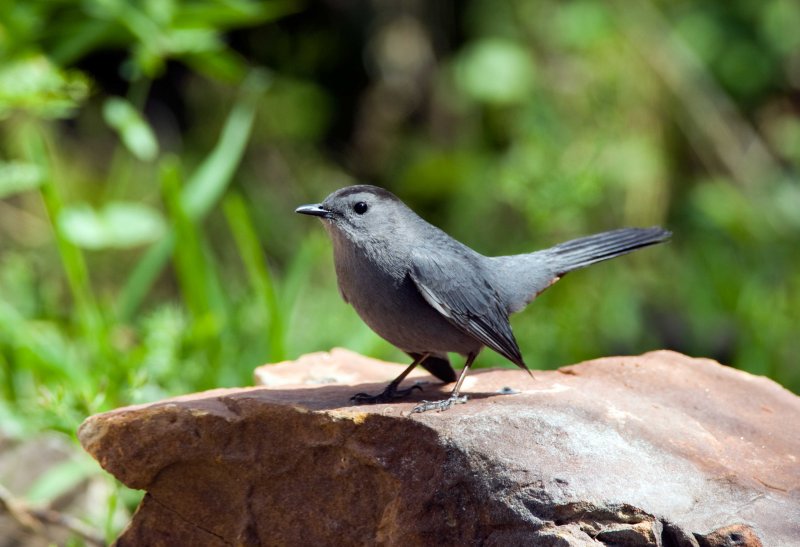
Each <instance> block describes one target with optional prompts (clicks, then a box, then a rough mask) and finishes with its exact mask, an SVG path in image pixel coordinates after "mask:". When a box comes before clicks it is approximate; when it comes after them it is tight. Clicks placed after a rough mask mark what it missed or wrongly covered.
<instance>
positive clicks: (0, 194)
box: [0, 161, 44, 199]
mask: <svg viewBox="0 0 800 547" xmlns="http://www.w3.org/2000/svg"><path fill="white" fill-rule="evenodd" d="M43 182H44V172H43V171H42V169H41V168H40V167H39V166H38V165H36V164H35V163H26V162H22V161H9V162H5V161H3V162H0V199H2V198H4V197H6V196H10V195H13V194H19V193H20V192H25V191H27V190H32V189H34V188H38V187H39V186H41V185H42V183H43Z"/></svg>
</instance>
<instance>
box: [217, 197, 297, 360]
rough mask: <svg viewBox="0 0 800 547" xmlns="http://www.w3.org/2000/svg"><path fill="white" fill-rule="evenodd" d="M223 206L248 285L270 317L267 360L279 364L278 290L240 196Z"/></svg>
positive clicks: (280, 316) (282, 337) (281, 320)
mask: <svg viewBox="0 0 800 547" xmlns="http://www.w3.org/2000/svg"><path fill="white" fill-rule="evenodd" d="M223 206H224V210H225V217H226V219H227V220H228V225H229V226H230V228H231V231H232V232H233V235H234V239H235V240H236V246H237V248H238V250H239V255H240V256H241V257H242V260H243V261H244V265H245V268H246V270H247V275H248V277H249V278H250V283H251V284H252V285H253V289H254V291H255V293H256V296H257V297H258V301H259V304H260V305H261V307H262V308H263V309H264V311H265V312H266V313H267V315H268V317H269V354H268V355H267V358H268V359H269V360H270V362H273V363H275V362H278V361H282V360H284V359H286V347H285V345H286V344H285V334H284V331H285V326H284V322H285V319H284V317H283V313H282V312H281V309H280V307H279V306H278V297H277V292H278V291H277V290H276V288H275V281H274V279H273V277H272V274H271V273H270V271H269V268H267V265H266V262H265V260H264V256H263V253H262V250H261V246H260V244H259V241H258V235H257V233H256V230H255V227H254V226H253V221H252V220H251V218H250V214H249V213H248V212H247V206H246V205H245V202H244V199H243V198H242V196H241V195H240V194H231V195H230V196H228V197H227V198H226V199H225V202H224V203H223Z"/></svg>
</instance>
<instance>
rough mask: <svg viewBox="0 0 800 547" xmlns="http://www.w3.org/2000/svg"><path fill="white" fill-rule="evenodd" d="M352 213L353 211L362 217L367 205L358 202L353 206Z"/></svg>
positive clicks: (363, 202)
mask: <svg viewBox="0 0 800 547" xmlns="http://www.w3.org/2000/svg"><path fill="white" fill-rule="evenodd" d="M353 211H355V212H356V213H357V214H359V215H363V214H364V213H366V212H367V203H366V202H365V201H359V202H358V203H356V204H355V205H353Z"/></svg>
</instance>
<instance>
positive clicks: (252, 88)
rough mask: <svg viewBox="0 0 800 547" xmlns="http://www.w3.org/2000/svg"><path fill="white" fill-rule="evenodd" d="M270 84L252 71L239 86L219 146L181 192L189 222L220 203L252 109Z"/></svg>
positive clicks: (238, 158)
mask: <svg viewBox="0 0 800 547" xmlns="http://www.w3.org/2000/svg"><path fill="white" fill-rule="evenodd" d="M270 83H271V77H270V75H269V74H268V73H267V72H265V71H261V70H256V71H253V72H252V73H251V74H250V75H249V76H248V78H247V80H245V82H244V83H243V84H242V91H243V97H242V98H241V99H240V100H239V101H237V103H236V104H235V105H234V107H233V109H232V110H231V113H230V115H229V116H228V119H227V120H226V121H225V125H224V127H223V128H222V134H221V135H220V138H219V142H217V146H215V147H214V150H212V151H211V153H210V154H209V155H208V157H206V160H205V161H204V162H203V163H201V164H200V166H199V167H198V168H197V170H196V171H195V172H194V174H193V175H192V177H191V178H190V179H189V182H188V183H187V184H186V187H185V188H184V190H183V195H182V199H183V202H184V207H185V208H186V211H187V213H188V214H189V216H190V217H191V218H199V217H202V216H203V215H205V214H206V213H207V212H208V210H209V209H211V207H212V206H213V205H214V204H215V203H216V202H217V201H218V200H219V198H220V197H221V196H222V193H223V192H224V191H225V188H226V187H227V186H228V184H229V183H230V180H231V178H232V177H233V173H234V171H235V169H236V167H237V166H238V165H239V162H240V161H241V159H242V156H243V155H244V151H245V148H246V146H247V141H248V140H249V139H250V130H251V128H252V126H253V119H254V117H255V105H256V101H257V99H258V98H259V97H260V95H261V93H263V92H264V91H265V90H266V89H267V87H268V86H269V85H270Z"/></svg>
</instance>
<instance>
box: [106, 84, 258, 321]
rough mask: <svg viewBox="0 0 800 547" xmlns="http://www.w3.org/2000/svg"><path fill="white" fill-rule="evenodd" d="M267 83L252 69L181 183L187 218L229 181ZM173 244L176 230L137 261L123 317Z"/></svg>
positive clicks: (213, 198) (203, 209)
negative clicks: (209, 145)
mask: <svg viewBox="0 0 800 547" xmlns="http://www.w3.org/2000/svg"><path fill="white" fill-rule="evenodd" d="M269 83H270V78H269V75H268V74H267V73H265V72H264V71H253V72H252V73H251V74H250V75H249V76H248V78H247V79H246V80H245V82H244V83H243V84H242V95H241V97H240V99H239V100H238V101H237V102H236V104H235V105H234V107H233V109H232V110H231V112H230V114H229V115H228V119H227V120H226V122H225V126H224V127H223V128H222V134H221V135H220V138H219V141H218V142H217V145H216V147H215V148H214V150H212V151H211V153H210V154H209V155H208V157H207V158H206V160H205V161H204V162H203V163H201V164H200V166H199V167H198V168H197V170H196V171H195V172H194V174H193V175H192V176H191V178H190V179H189V181H188V182H187V184H186V186H185V187H183V191H182V193H181V200H182V201H183V203H182V208H183V209H184V210H185V211H186V214H187V215H188V216H189V218H190V219H192V220H197V219H200V218H202V217H203V216H205V214H206V213H207V212H208V211H209V209H211V207H212V206H213V205H214V204H215V203H216V201H217V200H218V199H219V197H220V196H221V195H222V193H223V192H224V191H225V188H227V186H228V184H230V182H231V180H232V178H233V174H234V171H235V170H236V167H237V166H238V165H239V162H240V161H241V159H242V156H243V155H244V152H245V148H246V146H247V142H248V140H249V138H250V131H251V130H252V127H253V121H254V119H255V114H256V105H257V104H258V100H259V99H260V97H261V93H263V92H264V90H266V89H267V87H268V86H269ZM174 244H175V234H174V232H173V231H170V232H169V233H168V234H167V235H166V237H164V238H163V239H161V240H160V241H159V242H158V243H156V244H155V245H154V246H153V247H151V248H150V249H149V250H148V251H147V254H145V256H144V257H143V258H142V260H140V261H139V263H138V264H137V265H136V268H135V269H134V270H133V272H132V273H131V275H130V277H129V278H128V280H127V282H126V283H125V287H124V288H123V290H122V294H121V297H120V300H119V313H120V315H121V316H122V317H128V316H129V315H130V314H131V313H132V312H133V311H134V310H135V308H136V307H137V306H138V305H139V304H140V302H141V300H142V299H143V298H144V296H145V294H146V293H147V290H148V289H149V288H150V286H151V285H152V283H153V281H155V278H156V276H158V274H159V273H160V272H161V269H162V268H163V267H164V264H165V263H166V262H167V260H169V257H170V253H171V251H172V246H173V245H174Z"/></svg>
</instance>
